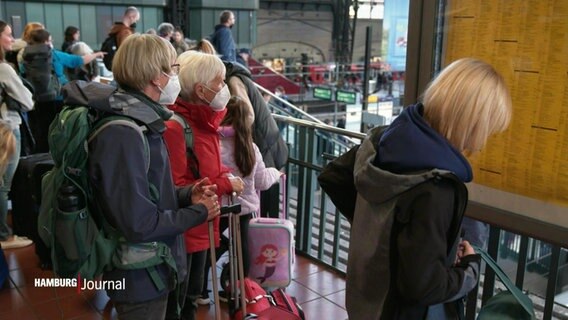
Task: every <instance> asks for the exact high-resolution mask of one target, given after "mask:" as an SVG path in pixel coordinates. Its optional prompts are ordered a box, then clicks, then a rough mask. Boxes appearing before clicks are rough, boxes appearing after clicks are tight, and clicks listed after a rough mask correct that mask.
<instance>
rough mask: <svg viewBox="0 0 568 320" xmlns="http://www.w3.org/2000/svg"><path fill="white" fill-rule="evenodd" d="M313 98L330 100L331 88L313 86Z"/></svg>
mask: <svg viewBox="0 0 568 320" xmlns="http://www.w3.org/2000/svg"><path fill="white" fill-rule="evenodd" d="M314 98H318V99H322V100H329V101H331V98H332V97H331V88H322V87H315V88H314Z"/></svg>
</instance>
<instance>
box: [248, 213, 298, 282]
mask: <svg viewBox="0 0 568 320" xmlns="http://www.w3.org/2000/svg"><path fill="white" fill-rule="evenodd" d="M293 237H294V225H293V224H292V222H291V221H289V220H285V219H275V218H254V219H252V220H251V221H250V224H249V242H248V243H249V246H248V248H249V254H250V257H251V260H252V261H251V264H250V269H249V275H248V276H249V278H251V279H253V280H255V281H256V282H258V283H259V284H260V285H261V286H262V287H264V288H274V287H277V288H285V287H287V286H288V285H289V284H290V281H291V278H292V263H293V260H294V248H293V243H294V241H293V239H294V238H293Z"/></svg>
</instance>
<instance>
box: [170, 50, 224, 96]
mask: <svg viewBox="0 0 568 320" xmlns="http://www.w3.org/2000/svg"><path fill="white" fill-rule="evenodd" d="M177 62H178V63H179V65H180V71H179V82H180V84H181V93H180V96H181V97H182V99H184V100H191V97H192V95H193V93H194V90H195V85H196V84H198V83H201V84H205V85H206V86H209V83H210V82H211V81H212V80H213V79H215V78H216V77H218V76H221V77H222V78H223V79H225V65H224V64H223V61H221V59H219V58H218V57H217V56H214V55H212V54H208V53H203V52H199V51H186V52H184V53H182V54H180V55H179V57H178V60H177Z"/></svg>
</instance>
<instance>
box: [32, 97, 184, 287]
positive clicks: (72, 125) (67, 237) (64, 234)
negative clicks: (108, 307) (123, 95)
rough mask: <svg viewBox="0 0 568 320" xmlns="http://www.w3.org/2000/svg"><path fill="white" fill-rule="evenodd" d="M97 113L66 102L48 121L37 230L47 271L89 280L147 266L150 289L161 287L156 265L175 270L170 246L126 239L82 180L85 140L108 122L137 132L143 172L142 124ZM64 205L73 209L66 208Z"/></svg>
mask: <svg viewBox="0 0 568 320" xmlns="http://www.w3.org/2000/svg"><path fill="white" fill-rule="evenodd" d="M114 100H117V99H110V100H109V101H114ZM111 103H112V102H111ZM100 114H101V112H100V111H96V110H95V109H93V108H89V107H85V106H66V107H65V108H64V109H63V110H62V111H61V112H60V113H59V115H58V116H57V117H56V119H55V120H54V121H53V122H52V124H51V126H50V128H49V144H50V150H51V154H52V156H53V160H54V162H55V166H54V168H53V170H51V171H49V172H48V173H47V174H46V175H45V176H44V177H43V180H42V205H41V208H40V214H39V218H38V232H39V234H40V237H41V238H42V240H43V241H44V242H45V244H46V245H47V246H48V247H49V248H50V249H51V258H52V263H53V270H54V272H55V273H56V274H57V275H58V276H60V277H65V278H77V277H80V278H82V279H94V278H95V277H98V276H99V275H101V274H102V273H103V272H104V271H108V270H111V269H114V268H118V269H123V270H132V269H147V270H148V273H149V275H150V277H151V278H152V280H153V282H154V285H156V288H157V289H158V290H163V289H164V288H166V285H165V284H164V283H163V281H162V279H161V278H160V277H159V275H158V272H157V269H156V266H158V265H160V264H163V263H166V264H167V265H168V266H169V267H170V268H171V269H172V271H173V274H177V269H176V264H175V261H174V259H173V257H172V254H171V251H170V248H169V247H168V246H167V245H165V244H164V243H161V242H151V243H136V244H133V243H128V242H126V240H125V239H124V237H122V236H121V234H120V233H119V232H118V231H117V230H116V229H114V228H113V227H112V226H110V224H109V223H108V222H107V221H106V220H105V217H104V215H103V214H101V211H100V210H99V208H98V206H97V204H96V203H95V201H94V198H93V190H92V188H91V186H90V184H89V181H88V168H87V164H88V161H87V160H88V142H89V141H90V140H91V139H93V138H94V137H95V136H96V135H97V134H98V133H100V132H101V131H102V130H104V129H105V128H106V127H108V126H114V125H123V126H130V127H132V128H135V129H136V130H137V131H138V132H139V133H140V136H141V137H140V138H141V139H143V140H144V145H145V150H146V156H147V161H146V163H147V164H148V165H147V168H146V169H147V171H148V169H149V163H150V161H149V156H150V153H149V146H148V141H147V138H146V135H145V134H144V133H143V131H144V130H145V127H141V126H140V125H139V124H138V123H136V122H135V121H134V120H133V119H130V118H128V117H126V116H119V115H109V116H101V115H100ZM150 194H151V195H152V197H153V199H152V200H153V201H157V198H158V196H157V194H158V193H157V189H156V188H155V187H154V186H152V185H151V186H150ZM58 198H59V200H58ZM63 204H67V205H65V208H66V209H67V210H65V211H63V210H61V207H62V205H63ZM69 204H72V205H74V206H75V208H73V209H72V210H69ZM83 204H84V205H83ZM175 280H176V283H177V279H175Z"/></svg>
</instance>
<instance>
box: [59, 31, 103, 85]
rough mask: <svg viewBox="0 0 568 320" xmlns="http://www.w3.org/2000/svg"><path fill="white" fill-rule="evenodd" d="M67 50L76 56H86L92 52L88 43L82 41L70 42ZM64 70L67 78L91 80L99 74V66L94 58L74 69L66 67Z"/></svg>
mask: <svg viewBox="0 0 568 320" xmlns="http://www.w3.org/2000/svg"><path fill="white" fill-rule="evenodd" d="M68 51H69V53H71V54H74V55H77V56H86V55H90V54H93V52H94V51H93V49H92V48H91V47H89V45H88V44H86V43H85V42H82V41H79V42H75V43H74V44H72V45H71V46H70V47H69V48H68ZM66 71H67V76H68V77H69V80H84V81H92V80H94V79H95V78H96V77H97V76H98V75H99V67H98V62H97V60H96V59H95V60H92V61H90V62H89V63H87V64H84V65H82V66H80V67H76V68H74V69H71V68H67V69H66Z"/></svg>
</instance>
